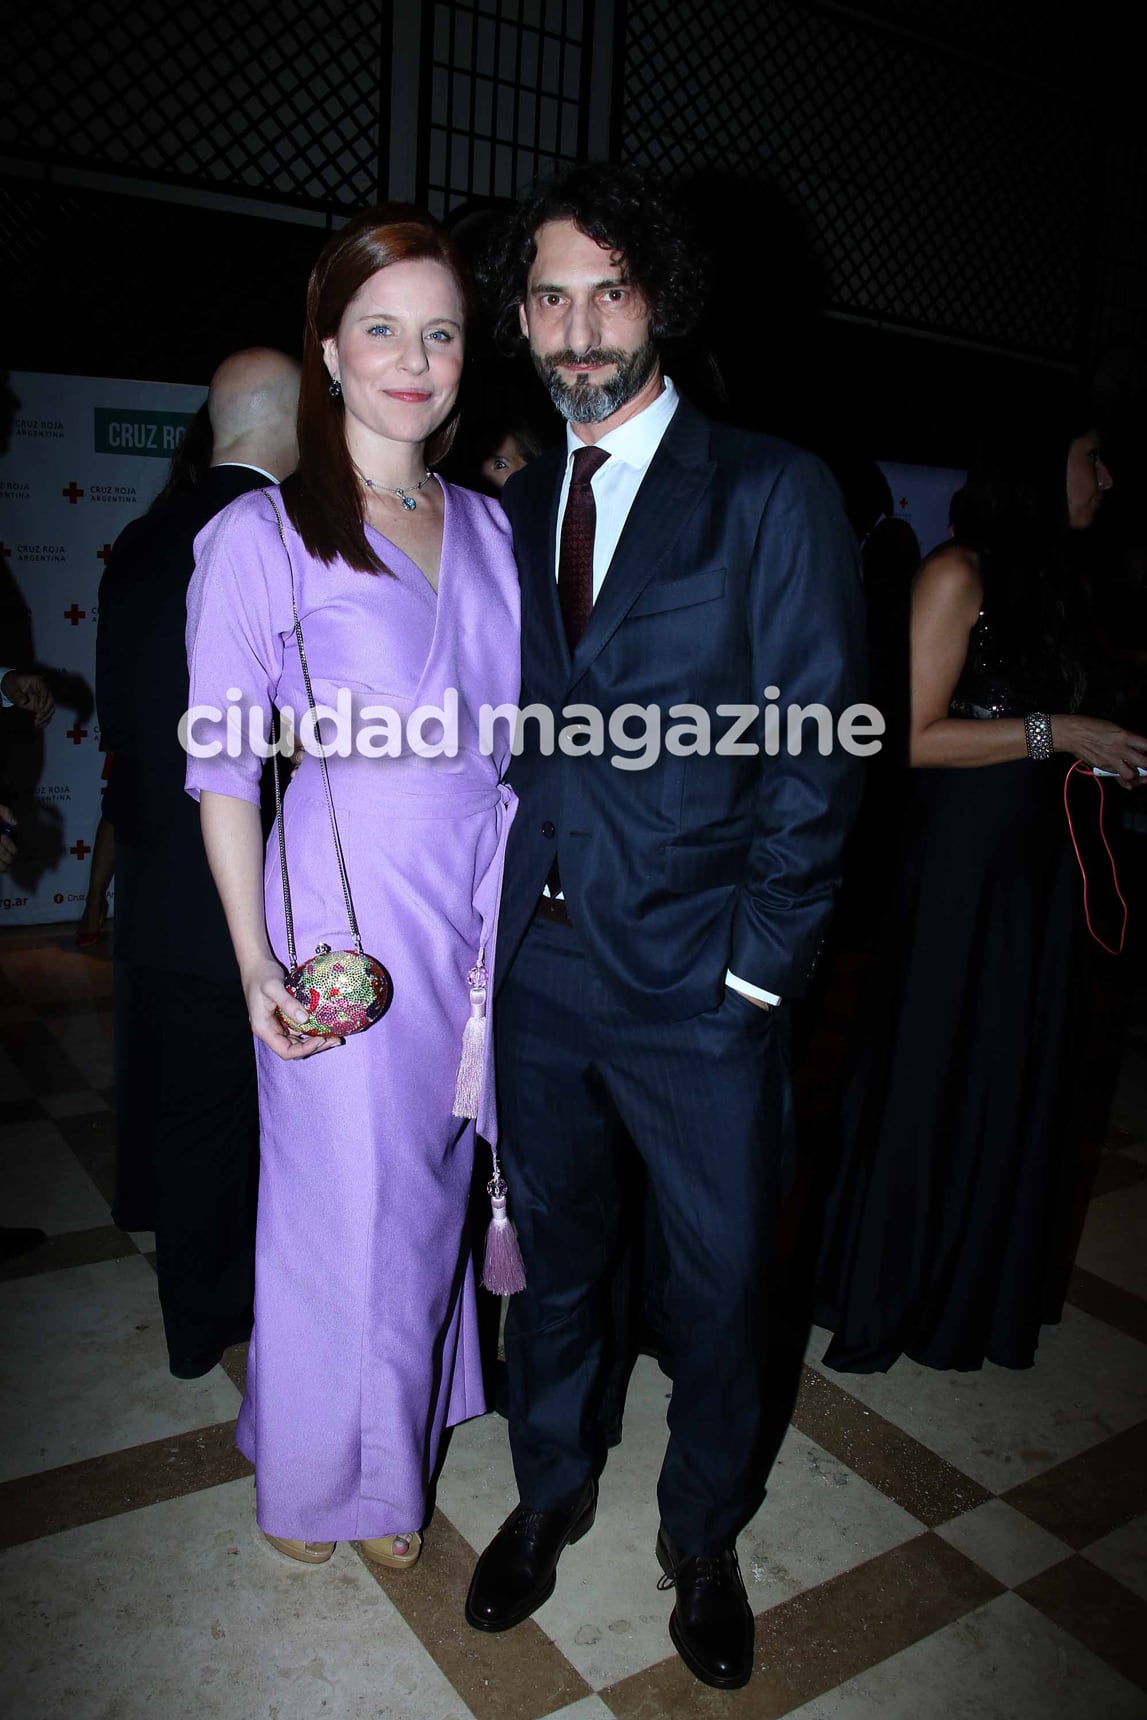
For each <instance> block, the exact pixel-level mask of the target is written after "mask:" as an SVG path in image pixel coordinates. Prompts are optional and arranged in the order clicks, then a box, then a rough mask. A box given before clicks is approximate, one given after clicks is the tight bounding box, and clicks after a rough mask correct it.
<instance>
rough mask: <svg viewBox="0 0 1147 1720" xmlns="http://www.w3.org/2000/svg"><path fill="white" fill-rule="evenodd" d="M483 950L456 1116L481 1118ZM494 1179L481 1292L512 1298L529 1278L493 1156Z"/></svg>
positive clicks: (469, 978) (472, 980) (471, 978)
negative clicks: (479, 1108) (479, 1113)
mask: <svg viewBox="0 0 1147 1720" xmlns="http://www.w3.org/2000/svg"><path fill="white" fill-rule="evenodd" d="M485 953H486V952H485V946H483V948H482V949H480V950H479V951H478V960H477V962H476V963H475V964H474V966H473V967H472V968H471V969H470V971H469V973H468V974H467V975H466V983H467V985H468V986H469V988H470V1016H469V1019H468V1021H467V1022H466V1026H465V1028H464V1029H463V1031H462V1058H461V1061H460V1063H459V1065H458V1083H457V1086H456V1088H455V1091H454V1115H455V1116H456V1117H473V1118H476V1117H477V1115H478V1106H479V1103H480V1101H481V1098H482V1082H483V1076H484V1074H485V1068H486V1002H487V993H488V989H489V975H488V974H487V972H486V965H485V961H484V957H485ZM493 1157H494V1174H493V1176H492V1177H491V1178H490V1181H489V1182H488V1183H487V1184H486V1193H487V1194H488V1195H489V1197H490V1225H489V1229H488V1230H487V1232H486V1253H485V1259H484V1262H483V1266H482V1287H483V1289H485V1290H489V1291H490V1292H491V1294H492V1295H494V1296H513V1295H516V1293H517V1292H518V1291H519V1290H524V1289H525V1288H526V1272H525V1267H524V1266H523V1264H522V1252H521V1249H520V1248H519V1247H518V1238H517V1236H516V1235H515V1233H514V1227H513V1225H512V1224H511V1223H510V1219H509V1215H508V1214H507V1212H506V1196H507V1194H508V1192H509V1191H508V1189H507V1186H506V1179H505V1178H504V1177H503V1175H502V1167H501V1165H500V1163H499V1161H498V1155H497V1152H494V1155H493Z"/></svg>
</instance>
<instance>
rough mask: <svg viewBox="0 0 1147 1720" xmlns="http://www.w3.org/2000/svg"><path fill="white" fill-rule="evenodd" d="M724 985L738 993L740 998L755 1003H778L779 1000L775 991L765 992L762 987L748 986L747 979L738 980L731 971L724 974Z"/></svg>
mask: <svg viewBox="0 0 1147 1720" xmlns="http://www.w3.org/2000/svg"><path fill="white" fill-rule="evenodd" d="M725 984H726V985H731V986H732V988H733V990H734V991H739V992H740V994H741V996H742V997H751V998H753V999H754V1001H755V1002H757V1003H773V1004H776V1003H779V1002H780V1001H781V1000H780V998H779V997H778V996H777V994H776V992H775V991H765V990H764V988H763V987H762V986H759V985H750V984H749V982H748V980H747V979H738V978H737V976H736V974H735V973H733V972H732V971H730V972H728V973H726V975H725Z"/></svg>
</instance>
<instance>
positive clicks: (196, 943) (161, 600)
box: [96, 466, 268, 984]
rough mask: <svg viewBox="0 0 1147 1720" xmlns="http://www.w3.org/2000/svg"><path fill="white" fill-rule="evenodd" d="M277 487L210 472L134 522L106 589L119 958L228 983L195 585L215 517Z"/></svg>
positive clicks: (100, 674) (99, 650)
mask: <svg viewBox="0 0 1147 1720" xmlns="http://www.w3.org/2000/svg"><path fill="white" fill-rule="evenodd" d="M267 484H268V480H267V479H266V478H265V477H264V476H263V475H262V473H260V472H256V471H254V470H253V469H252V468H251V467H249V466H213V467H212V468H211V469H210V471H208V472H205V473H204V475H203V478H202V479H201V481H200V482H199V483H198V484H197V485H196V486H195V488H194V489H193V490H189V491H187V492H185V493H184V494H183V495H180V496H176V497H174V498H173V499H172V500H170V501H167V502H165V503H163V505H162V506H161V507H158V508H156V509H155V511H154V512H153V513H149V514H145V515H144V516H143V517H142V519H138V520H133V521H132V522H131V524H130V525H128V526H125V527H124V530H123V531H122V532H121V533H120V535H119V537H118V538H117V539H116V542H115V547H114V548H113V550H112V553H111V557H110V559H109V561H108V565H107V569H106V571H105V573H104V576H103V578H102V580H101V581H100V614H99V626H98V630H97V633H96V707H97V710H98V713H99V720H100V739H101V742H102V744H103V745H104V747H105V748H106V749H108V750H110V751H111V752H113V753H114V755H115V757H114V759H113V761H112V769H111V781H110V783H109V787H108V794H107V798H106V800H105V805H104V812H105V816H107V817H108V818H109V819H110V820H111V822H112V824H113V825H114V827H115V833H116V903H115V953H116V956H117V958H118V959H120V960H121V961H134V962H139V963H143V964H145V965H147V966H150V967H161V968H167V969H170V970H172V971H174V972H176V973H188V974H197V975H199V976H200V977H201V978H205V979H216V980H218V981H219V983H220V984H225V983H227V982H228V981H229V980H230V979H234V980H235V982H236V983H238V971H239V970H238V968H237V966H236V963H235V954H234V950H233V948H232V944H231V938H230V935H229V933H228V931H227V922H226V920H225V919H224V917H223V908H222V906H221V904H220V901H219V894H218V891H217V890H216V888H215V881H214V879H213V878H212V876H211V871H210V868H209V867H208V864H207V855H206V853H205V852H204V848H203V837H202V835H201V834H200V829H199V808H198V806H197V805H196V804H195V802H194V801H193V800H192V799H190V797H189V796H188V795H187V794H186V793H185V792H184V787H183V779H184V776H185V774H186V771H187V758H186V755H185V753H184V751H183V749H182V747H181V746H180V744H179V740H178V738H177V733H176V731H177V729H178V725H179V719H180V717H181V716H182V715H183V713H184V711H185V710H186V709H187V698H188V673H187V646H186V642H185V636H186V632H187V586H188V583H189V581H190V579H191V575H192V572H193V570H194V566H195V554H194V544H195V539H196V538H197V537H198V535H199V533H200V532H201V531H202V530H203V528H204V526H205V525H206V524H207V522H208V520H210V519H213V518H214V516H215V515H216V514H217V513H219V512H220V511H221V510H222V509H223V508H225V507H226V506H227V505H228V503H230V502H233V501H234V500H235V498H236V496H242V495H245V494H246V492H247V491H248V490H258V489H265V488H266V487H267Z"/></svg>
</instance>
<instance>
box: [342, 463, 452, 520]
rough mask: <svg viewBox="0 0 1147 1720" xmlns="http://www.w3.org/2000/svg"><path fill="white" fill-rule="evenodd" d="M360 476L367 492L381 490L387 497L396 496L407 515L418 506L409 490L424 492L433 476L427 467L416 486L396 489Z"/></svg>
mask: <svg viewBox="0 0 1147 1720" xmlns="http://www.w3.org/2000/svg"><path fill="white" fill-rule="evenodd" d="M360 476H362V481H363V483H364V484H365V485H366V487H367V489H368V490H382V491H384V492H385V494H386V495H388V496H397V497H398V499H399V501H400V502H401V503H402V505H403V507H404V508H406V510H407V511H408V512H409V513H413V512H414V510H415V508H416V507H417V506H418V502H417V499H416V497H415V496H412V495H411V493H410V492H411V490H416V491H418V490H424V489H425V488H426V486H427V484H428V483H429V482H430V480H431V478H432V477H433V476H434V474H433V472H432V471H431V470H430V467H429V466H427V468H426V473H425V476H424V477H422V478H421V479H420V480H419V482H418V483H417V484H405V485H402V486H400V487H398V488H395V487H394V486H393V485H391V484H376V483H375V481H374V479H373V478H368V477H366V476H365V475H363V474H360Z"/></svg>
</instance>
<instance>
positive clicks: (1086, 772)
mask: <svg viewBox="0 0 1147 1720" xmlns="http://www.w3.org/2000/svg"><path fill="white" fill-rule="evenodd" d="M1076 771H1078V772H1079V774H1080V776H1089V777H1090V778H1091V780H1092V782H1093V783H1094V784H1095V785H1096V787H1097V788H1098V790H1099V834H1100V836H1101V837H1102V838H1103V846H1104V849H1105V850H1106V853H1107V858H1108V860H1109V861H1110V862H1111V881H1112V883H1113V884H1114V885H1115V894H1116V895H1117V896H1118V897H1119V905H1120V907H1121V908H1122V909H1123V924H1122V926H1121V927H1120V928H1119V948H1118V949H1114V950H1113V949H1112V947H1111V945H1110V944H1108V943H1105V942H1104V940H1103V939H1102V938H1101V937H1100V935H1099V933H1098V932H1097V931H1096V929H1095V927H1094V926H1093V925H1092V923H1091V912H1090V909H1089V908H1088V905H1087V867H1086V866H1085V865H1084V864H1083V855H1082V854H1081V853H1080V852H1079V843H1078V842H1077V841H1076V839H1075V824H1074V823H1073V821H1072V816H1071V802H1070V800H1069V799H1068V793H1067V790H1068V785H1069V784H1070V782H1071V779H1072V777H1073V776H1074V775H1075V773H1076ZM1103 808H1104V793H1103V781H1102V779H1101V778H1100V777H1098V776H1096V775H1095V772H1094V771H1093V770H1091V768H1090V767H1089V766H1088V765H1085V764H1083V763H1081V762H1080V760H1079V759H1076V761H1075V763H1074V764H1073V765H1072V767H1071V769H1070V770H1069V771H1068V773H1067V775H1066V776H1065V777H1064V779H1063V810H1064V811H1065V812H1066V814H1067V828H1068V832H1069V834H1070V836H1071V846H1072V847H1073V848H1074V849H1075V858H1076V862H1077V864H1078V866H1079V871H1080V876H1081V877H1082V879H1083V915H1084V918H1085V919H1086V921H1087V929H1088V931H1089V932H1090V933H1091V935H1092V937H1093V938H1094V939H1095V941H1096V943H1097V944H1098V945H1099V947H1100V948H1101V949H1104V950H1106V951H1107V953H1108V955H1109V956H1121V955H1122V954H1123V945H1124V942H1125V940H1126V937H1127V902H1126V899H1125V897H1124V895H1123V891H1122V890H1121V889H1120V888H1119V872H1118V870H1117V868H1116V865H1115V856H1114V854H1113V853H1112V852H1111V844H1110V842H1108V840H1107V831H1106V830H1105V829H1104V825H1103Z"/></svg>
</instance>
